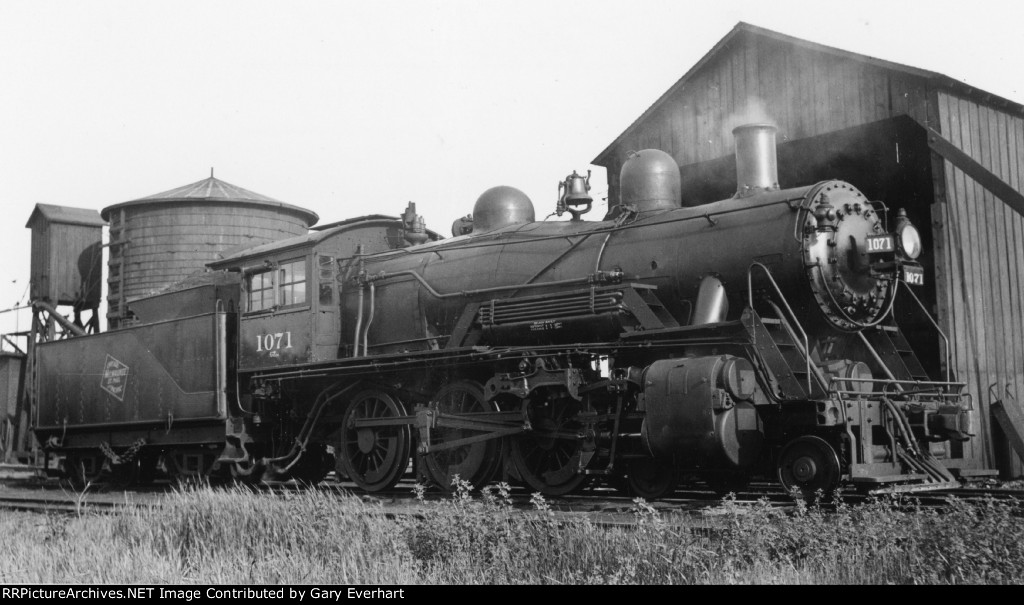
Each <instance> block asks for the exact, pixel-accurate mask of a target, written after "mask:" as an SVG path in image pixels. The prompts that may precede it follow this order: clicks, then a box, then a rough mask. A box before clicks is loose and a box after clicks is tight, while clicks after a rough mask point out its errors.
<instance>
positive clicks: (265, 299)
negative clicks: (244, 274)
mask: <svg viewBox="0 0 1024 605" xmlns="http://www.w3.org/2000/svg"><path fill="white" fill-rule="evenodd" d="M273 306H274V280H273V275H272V272H271V271H264V272H263V273H254V274H253V275H251V276H249V306H248V309H249V311H264V310H266V309H269V308H271V307H273Z"/></svg>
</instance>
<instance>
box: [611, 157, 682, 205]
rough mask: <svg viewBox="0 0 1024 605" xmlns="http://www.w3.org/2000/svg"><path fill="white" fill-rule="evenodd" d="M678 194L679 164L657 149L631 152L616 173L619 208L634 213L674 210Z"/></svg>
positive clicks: (679, 197)
mask: <svg viewBox="0 0 1024 605" xmlns="http://www.w3.org/2000/svg"><path fill="white" fill-rule="evenodd" d="M681 190H682V187H681V184H680V176H679V164H677V163H676V161H675V160H674V159H672V156H670V155H669V154H667V153H665V152H664V151H661V150H658V149H644V150H641V151H634V152H633V153H632V154H630V156H629V159H627V160H626V162H625V163H624V164H623V165H622V170H621V171H620V172H619V191H620V192H621V193H620V198H621V201H622V204H623V205H624V206H634V207H636V209H637V211H638V212H650V211H652V210H672V209H674V208H678V207H679V205H680V200H681V199H682V194H681V193H680V192H681Z"/></svg>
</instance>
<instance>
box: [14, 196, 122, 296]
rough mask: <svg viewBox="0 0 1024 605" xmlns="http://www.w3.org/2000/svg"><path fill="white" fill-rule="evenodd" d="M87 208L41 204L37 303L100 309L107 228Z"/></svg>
mask: <svg viewBox="0 0 1024 605" xmlns="http://www.w3.org/2000/svg"><path fill="white" fill-rule="evenodd" d="M104 225H106V222H105V221H104V220H103V219H102V218H100V213H99V212H96V211H95V210H90V209H87V208H70V207H68V206H55V205H53V204H36V207H35V209H34V210H33V211H32V214H31V216H29V218H28V223H27V224H26V225H25V227H27V228H29V229H31V230H32V261H31V264H32V273H31V278H30V280H31V281H30V284H31V285H30V287H29V293H30V296H31V298H32V300H43V301H46V302H48V303H50V304H52V305H55V306H56V305H76V306H78V307H79V308H82V309H95V308H96V307H98V306H99V303H100V289H101V287H102V283H103V264H102V261H103V226H104Z"/></svg>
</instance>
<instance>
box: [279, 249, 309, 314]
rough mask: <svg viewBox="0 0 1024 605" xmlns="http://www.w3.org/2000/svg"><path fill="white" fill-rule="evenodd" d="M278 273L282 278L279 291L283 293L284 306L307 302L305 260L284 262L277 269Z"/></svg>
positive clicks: (282, 304) (282, 303)
mask: <svg viewBox="0 0 1024 605" xmlns="http://www.w3.org/2000/svg"><path fill="white" fill-rule="evenodd" d="M277 275H278V279H279V280H280V281H279V287H278V292H279V293H280V294H281V306H282V307H287V306H288V305H298V304H301V303H304V302H306V261H305V260H297V261H293V262H290V263H282V264H281V266H280V267H279V268H278V270H277Z"/></svg>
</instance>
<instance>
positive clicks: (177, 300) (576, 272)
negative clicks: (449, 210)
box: [35, 125, 972, 498]
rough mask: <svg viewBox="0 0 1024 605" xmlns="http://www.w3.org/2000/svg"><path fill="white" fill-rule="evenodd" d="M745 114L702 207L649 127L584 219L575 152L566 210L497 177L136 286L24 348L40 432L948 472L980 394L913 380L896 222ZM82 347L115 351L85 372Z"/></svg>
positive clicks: (811, 474)
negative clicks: (447, 217)
mask: <svg viewBox="0 0 1024 605" xmlns="http://www.w3.org/2000/svg"><path fill="white" fill-rule="evenodd" d="M737 131H738V137H739V139H738V142H737V148H738V153H737V158H738V169H739V170H738V172H739V174H738V176H739V179H738V180H739V183H738V188H737V189H738V191H737V194H736V196H734V197H733V198H730V199H727V200H722V201H720V202H714V203H712V204H706V205H704V206H700V207H697V208H680V207H679V201H678V199H679V194H678V191H679V183H678V179H679V169H678V166H675V165H674V162H671V159H670V158H669V159H668V160H667V161H666V159H665V158H666V157H667V156H665V154H660V152H652V151H650V150H648V151H644V152H640V153H639V154H637V156H636V162H634V163H632V164H627V165H626V166H624V168H623V177H622V179H621V181H622V189H623V198H624V201H623V204H621V205H620V206H619V207H617V208H615V209H613V211H612V212H611V213H609V216H607V217H605V219H604V220H601V221H593V222H590V221H583V220H581V219H580V215H581V214H582V213H583V212H585V211H586V210H587V209H589V207H590V198H589V195H588V193H587V190H588V189H589V185H588V182H587V179H584V178H583V177H581V176H579V175H577V174H576V173H573V174H572V175H571V176H569V177H567V178H566V180H565V181H563V182H562V183H560V186H559V194H560V197H559V204H558V205H557V210H558V211H559V213H562V212H566V211H568V212H570V213H571V214H572V219H573V220H570V221H565V222H536V221H534V220H533V209H532V204H531V203H530V202H529V200H528V199H525V196H524V195H522V194H521V192H518V191H516V190H514V189H511V188H495V189H494V190H490V191H489V192H487V193H485V195H484V196H481V199H480V200H478V203H477V207H476V208H475V209H474V220H473V223H472V224H473V229H472V231H471V232H470V233H468V234H465V233H462V230H463V229H464V227H465V224H464V223H463V224H460V226H459V229H458V232H457V233H456V234H455V237H453V238H451V239H447V240H442V239H441V238H440V237H439V236H437V234H436V233H433V232H429V231H427V230H426V229H425V227H424V222H423V220H422V218H421V217H419V215H417V214H416V211H415V207H414V206H413V205H411V204H410V208H409V209H408V210H407V211H406V213H405V214H404V215H403V216H402V217H400V218H393V217H384V216H379V215H373V216H368V217H360V218H358V219H352V220H349V221H343V222H341V223H336V224H334V225H329V226H327V227H321V228H319V230H317V231H315V232H313V233H310V234H309V235H305V236H299V237H294V238H290V239H287V240H283V241H280V242H275V243H271V244H265V245H262V246H258V247H255V248H251V249H248V250H244V251H242V252H239V253H237V254H235V255H233V256H229V257H228V258H225V259H223V260H221V261H217V262H214V263H211V264H210V268H211V269H212V270H213V272H214V273H212V275H215V276H218V277H217V278H216V279H217V280H218V281H217V283H211V284H205V285H202V286H199V287H196V288H189V289H183V290H179V291H176V292H172V293H169V294H165V295H162V297H163V298H162V299H160V300H157V301H156V302H154V299H152V298H151V299H144V300H142V301H137V302H135V306H136V307H138V309H140V310H141V312H140V317H141V318H142V320H143V323H141V324H140V325H138V326H136V327H133V328H129V329H126V330H117V331H113V332H107V333H106V334H105V335H100V336H104V337H105V338H103V339H100V338H96V337H81V338H74V339H69V340H68V341H60V342H54V343H49V344H46V345H44V346H40V347H38V355H39V357H40V362H38V363H37V364H36V365H35V368H36V370H35V380H36V389H37V391H38V397H37V400H38V402H39V405H38V406H37V409H39V410H41V411H40V412H39V413H38V415H37V422H36V427H35V431H36V434H37V437H38V439H39V440H40V442H41V443H44V444H45V449H46V450H47V451H48V452H51V453H59V454H62V455H63V457H64V464H63V469H61V470H62V471H63V472H64V473H65V474H67V475H69V476H70V477H71V478H72V479H74V480H76V481H86V480H89V479H90V478H93V477H96V476H98V475H99V474H101V473H102V472H105V471H107V472H109V471H113V472H115V473H116V474H118V475H121V476H122V478H127V479H129V480H140V479H145V478H149V477H150V476H151V475H152V472H153V470H154V468H155V466H156V465H157V464H160V465H162V466H163V467H164V468H165V470H168V471H169V472H172V473H173V474H177V475H210V474H218V475H222V476H230V477H233V478H235V479H238V480H250V481H255V480H261V479H289V478H292V479H298V480H302V481H308V482H316V481H319V480H320V479H322V478H323V477H324V476H325V475H326V474H327V473H328V472H330V471H331V470H336V471H337V472H338V474H339V475H344V476H345V477H347V478H348V479H350V480H352V481H353V482H355V484H356V485H358V486H359V487H360V488H362V489H365V490H368V491H371V492H372V491H381V490H386V489H390V488H391V487H393V486H394V485H395V484H396V483H397V482H398V480H399V479H400V478H401V477H402V476H404V474H405V473H406V472H407V470H408V469H409V466H410V463H411V462H412V463H414V469H415V472H416V473H417V475H418V476H419V477H421V478H423V479H426V480H427V481H429V482H431V483H433V484H435V485H437V486H438V487H440V488H441V489H450V488H451V486H452V484H453V481H454V480H455V479H456V477H458V478H460V479H462V480H465V481H469V482H470V483H471V484H473V485H476V486H479V485H482V484H484V483H487V482H488V481H490V480H492V479H493V478H495V477H497V476H499V475H500V476H502V477H504V478H507V479H510V480H513V481H518V482H521V483H523V484H525V485H527V486H528V487H529V488H531V489H533V490H536V491H540V492H542V493H545V494H548V495H564V494H567V493H570V492H572V491H574V490H576V489H579V488H580V487H581V486H583V485H584V484H585V483H587V482H588V480H590V479H593V478H604V479H605V480H607V481H608V482H609V483H610V484H612V485H617V486H619V487H622V488H623V489H626V490H628V491H629V492H630V493H631V494H634V495H638V496H642V497H646V498H658V497H661V496H664V495H666V494H668V493H670V492H671V490H672V489H673V488H674V486H675V484H676V483H677V481H679V480H683V479H689V478H696V479H699V480H702V481H704V482H705V483H707V484H708V485H709V486H711V487H712V488H713V489H715V490H717V491H723V492H724V491H728V490H733V489H736V488H738V487H739V486H741V485H743V484H745V483H746V482H747V481H749V480H750V478H751V477H753V476H755V475H774V476H776V477H777V479H778V480H779V482H780V483H781V484H782V485H783V487H785V488H786V489H789V490H795V491H798V492H800V493H802V494H803V495H805V496H810V495H812V494H814V493H816V492H829V491H831V490H833V489H835V488H836V487H838V486H839V485H840V484H841V483H843V482H849V483H852V484H853V485H856V486H858V487H862V488H864V489H868V490H875V491H890V492H891V491H910V490H918V489H936V488H948V487H952V486H955V485H957V481H956V477H955V475H954V474H953V472H951V470H955V468H956V461H957V460H958V459H960V458H962V447H961V446H960V444H961V443H962V442H963V441H964V440H966V439H969V437H970V435H969V433H970V427H969V426H968V420H967V412H968V411H969V410H970V409H971V405H972V401H971V396H970V395H969V394H965V393H963V387H964V385H963V384H961V383H957V382H955V381H953V380H950V378H949V377H946V379H945V380H933V379H932V378H930V377H928V376H927V374H926V373H925V371H924V368H923V367H922V366H921V364H920V362H919V361H918V360H917V358H916V356H915V355H914V353H913V351H911V350H909V346H908V343H907V342H906V339H905V338H904V337H903V335H902V333H901V332H900V330H899V327H898V326H896V325H895V323H893V321H892V313H891V311H892V305H893V302H894V300H895V297H896V296H897V294H899V293H900V292H907V293H909V298H910V299H911V300H912V301H915V302H916V304H917V305H918V306H919V307H920V309H921V311H922V312H923V313H924V315H925V316H928V313H927V310H925V309H924V307H923V306H921V305H920V302H919V301H917V298H916V297H915V296H914V295H913V292H912V291H911V290H910V286H908V285H906V282H907V281H908V276H909V280H911V281H917V280H918V279H919V277H920V275H922V274H921V272H920V270H919V267H918V266H917V265H916V264H915V263H914V260H913V259H914V257H915V255H914V254H913V252H912V251H911V250H910V249H909V248H908V247H909V246H911V245H912V244H913V238H912V237H910V236H909V235H907V234H912V233H913V231H912V230H913V227H912V225H909V221H907V220H906V218H905V217H903V216H898V217H897V219H896V220H895V221H894V222H895V225H894V226H893V227H892V228H890V226H889V225H888V223H887V221H886V220H885V219H884V215H885V212H886V208H885V207H884V204H880V203H873V202H870V201H868V200H866V199H864V198H863V196H862V195H861V194H860V193H859V192H858V191H857V190H856V189H855V188H854V187H853V186H851V185H849V184H846V183H842V182H839V181H826V182H823V183H818V184H815V185H811V186H805V187H800V188H796V189H786V190H782V189H780V188H779V186H778V184H777V176H776V174H775V167H774V138H773V129H771V128H770V127H766V126H764V125H753V126H749V127H745V128H740V129H737ZM659 154H660V155H659ZM627 169H628V171H630V172H628V171H627ZM489 196H491V197H489ZM495 196H496V197H495ZM758 228H761V229H763V231H764V232H765V233H764V234H763V235H758V233H757V230H758ZM729 239H733V240H734V241H735V242H737V243H738V242H740V241H742V242H743V244H744V246H745V247H744V249H742V250H740V249H738V246H731V247H723V246H721V245H720V242H722V241H728V240H729ZM919 244H920V242H919V241H918V246H919ZM871 245H874V247H875V249H870V246H871ZM918 252H919V250H918ZM730 301H731V302H732V304H733V306H734V309H735V306H736V304H737V303H740V310H739V311H738V312H737V311H735V310H733V311H732V312H730V309H729V303H730ZM182 309H200V310H202V311H203V312H202V313H198V314H196V315H194V316H191V317H183V316H182V315H181V313H182V311H181V310H182ZM147 310H148V311H149V317H146V315H147V313H146V311H147ZM204 317H205V318H208V319H197V318H204ZM196 321H199V322H200V324H199V325H200V327H198V328H191V329H186V328H183V327H182V326H185V325H186V323H187V322H196ZM932 325H934V322H932ZM203 326H205V327H203ZM935 327H936V329H937V326H935ZM161 330H163V331H164V332H161ZM168 330H170V332H167V331H168ZM165 332H166V333H169V334H170V335H169V336H166V337H165V338H164V339H163V341H162V342H161V338H160V337H159V335H160V334H162V333H165ZM939 334H940V337H941V332H939ZM147 339H148V342H146V341H147ZM139 342H143V346H142V347H141V348H140V347H139V345H138V343H139ZM65 343H74V344H65ZM158 343H159V346H158ZM189 345H191V346H192V347H193V348H192V349H189V350H194V351H196V355H195V356H194V357H187V356H186V358H185V359H184V361H183V360H182V359H181V358H180V357H179V358H178V359H175V358H173V355H172V356H170V357H168V356H167V355H163V356H162V355H161V354H160V353H159V350H162V349H161V347H163V348H164V349H167V350H174V349H175V347H178V348H182V347H187V346H189ZM90 350H92V351H94V352H95V354H96V356H99V353H100V352H104V353H105V354H106V359H107V362H105V363H106V364H107V365H106V366H105V367H104V369H103V371H102V372H101V374H102V378H101V380H100V385H99V388H97V387H96V385H91V386H90V387H89V388H88V389H86V388H84V385H85V384H86V383H88V382H95V376H96V373H95V372H92V371H90V370H88V369H85V368H83V367H82V364H84V363H86V362H85V361H84V360H87V359H89V357H90V355H89V354H88V352H89V351H90ZM154 351H156V352H154ZM127 359H133V360H135V361H133V363H132V365H134V366H135V367H136V369H135V370H134V371H133V370H132V369H131V368H130V367H129V364H128V363H126V360H127ZM110 360H113V361H110ZM197 360H201V361H197ZM140 363H141V364H143V365H142V366H141V367H143V368H144V369H143V370H142V371H140V370H139V369H138V368H139V367H140V366H139V364H140ZM147 363H148V364H149V366H146V365H145V364H147ZM147 367H148V368H149V369H145V368H147ZM118 377H123V379H124V380H123V383H121V384H120V387H121V388H123V389H124V390H123V391H121V397H118V394H117V393H118V392H117V385H116V384H115V383H117V378H118ZM132 377H135V382H134V383H131V380H132ZM165 378H166V380H164V379H165ZM197 380H198V382H196V381H197ZM189 381H192V382H189ZM129 384H134V385H135V386H134V388H135V389H136V391H135V392H134V393H132V392H131V388H130V387H129V386H128V385H129ZM185 384H191V385H192V386H191V387H187V388H185V387H183V385H185ZM112 385H113V388H111V387H112ZM175 388H177V389H178V392H175V393H174V394H172V395H168V394H167V393H170V392H173V391H174V389H175ZM139 389H141V391H140V390H139ZM190 389H191V390H190ZM125 393H128V395H125ZM73 394H77V395H78V397H79V398H80V400H81V402H82V403H81V405H80V406H79V408H80V410H79V413H78V416H77V417H75V413H76V412H75V411H74V409H73V408H74V406H73V402H72V401H71V399H73ZM197 394H198V396H199V397H200V399H202V400H203V401H206V402H207V403H206V404H205V405H206V406H207V408H206V409H207V410H208V411H206V412H203V413H201V414H196V413H194V412H195V410H196V409H198V408H197V407H196V406H195V404H191V403H189V402H188V401H186V400H187V399H188V397H192V396H196V395H197ZM186 395H187V397H186ZM111 397H113V399H111ZM133 397H134V399H133ZM126 398H127V402H126ZM86 400H88V402H86ZM114 400H117V401H119V402H120V404H122V405H120V406H117V405H115V404H114V403H113V401H114ZM113 408H117V410H115V411H112V409H113ZM168 410H171V411H170V412H168ZM175 414H177V419H175V418H176V417H175ZM69 419H70V420H69Z"/></svg>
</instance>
